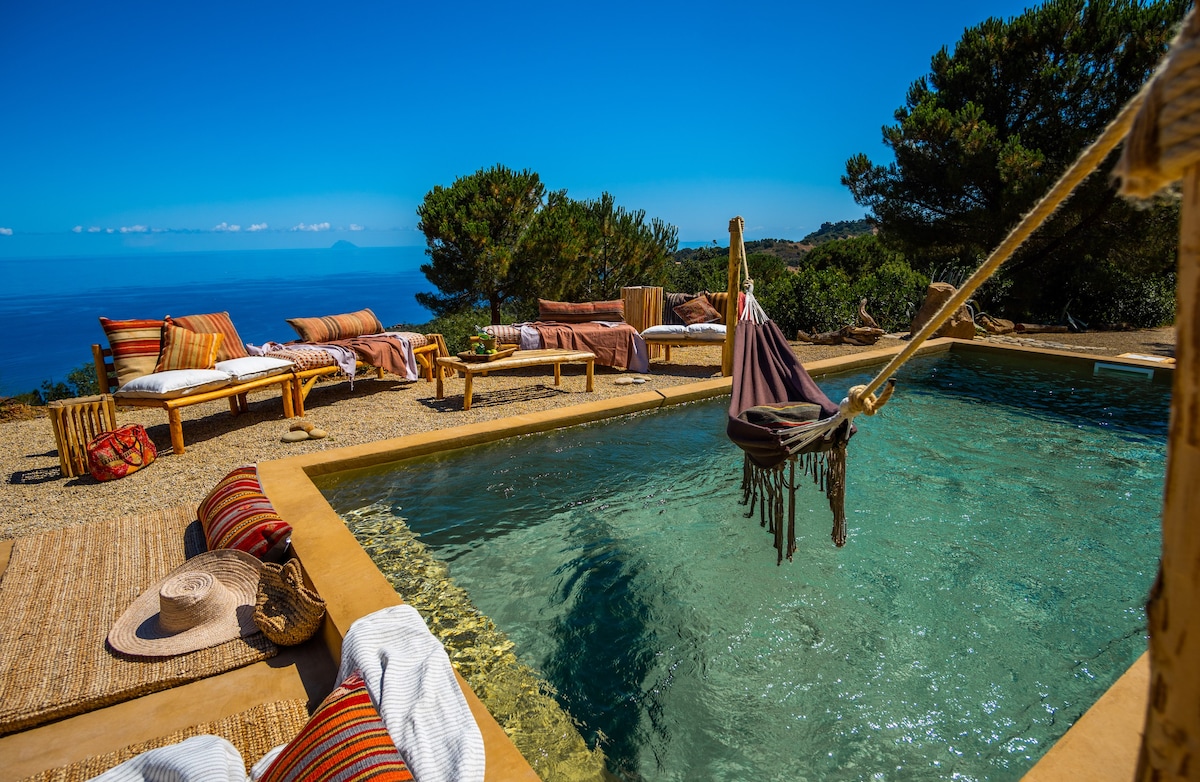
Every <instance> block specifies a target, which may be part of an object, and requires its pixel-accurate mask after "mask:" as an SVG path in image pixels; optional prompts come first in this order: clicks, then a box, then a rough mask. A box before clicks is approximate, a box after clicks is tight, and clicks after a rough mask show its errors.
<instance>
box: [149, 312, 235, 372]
mask: <svg viewBox="0 0 1200 782" xmlns="http://www.w3.org/2000/svg"><path fill="white" fill-rule="evenodd" d="M166 322H167V323H172V324H174V325H176V326H179V327H180V328H184V329H188V330H189V331H198V332H200V333H201V334H224V335H225V341H224V342H222V343H221V350H220V352H218V353H217V361H228V360H229V359H231V358H245V357H246V356H248V355H250V354H249V353H247V352H246V346H245V344H243V343H242V338H241V337H240V336H238V333H237V329H235V328H234V327H233V321H232V320H230V318H229V313H228V312H211V313H209V314H207V315H184V316H183V317H182V318H172V317H171V316H170V315H168V316H167V318H166Z"/></svg>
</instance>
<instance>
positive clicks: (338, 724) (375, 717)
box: [259, 673, 413, 782]
mask: <svg viewBox="0 0 1200 782" xmlns="http://www.w3.org/2000/svg"><path fill="white" fill-rule="evenodd" d="M412 778H413V775H412V772H411V771H409V770H408V765H407V764H406V763H405V762H404V758H403V757H401V755H400V752H399V751H398V750H397V749H396V745H395V744H394V743H392V737H391V736H390V735H389V734H388V732H387V727H385V726H384V724H383V720H382V719H381V718H380V717H379V712H378V711H376V709H375V706H374V705H373V704H372V703H371V697H370V695H368V694H367V685H366V684H365V683H364V682H363V678H362V674H360V673H355V674H353V675H352V676H351V677H350V678H349V679H347V680H346V681H344V682H342V683H341V685H340V686H338V688H337V689H335V690H334V691H333V692H331V693H329V696H328V697H326V698H325V700H324V701H322V702H321V705H320V706H318V707H317V711H316V713H315V714H313V716H312V719H310V720H309V721H308V724H307V725H305V726H304V729H303V730H302V731H300V735H299V736H297V737H296V738H294V739H292V741H291V743H289V744H288V745H287V746H286V747H284V748H283V751H281V752H280V753H279V755H278V756H277V757H276V758H275V760H274V761H273V762H272V763H271V765H270V767H269V768H268V769H267V770H266V772H265V773H264V774H263V775H262V776H261V777H260V778H259V782H285V780H286V781H288V782H290V780H305V781H306V782H308V781H309V780H329V782H354V781H356V780H368V779H369V780H377V781H378V782H391V780H395V781H396V782H404V781H405V780H411V779H412Z"/></svg>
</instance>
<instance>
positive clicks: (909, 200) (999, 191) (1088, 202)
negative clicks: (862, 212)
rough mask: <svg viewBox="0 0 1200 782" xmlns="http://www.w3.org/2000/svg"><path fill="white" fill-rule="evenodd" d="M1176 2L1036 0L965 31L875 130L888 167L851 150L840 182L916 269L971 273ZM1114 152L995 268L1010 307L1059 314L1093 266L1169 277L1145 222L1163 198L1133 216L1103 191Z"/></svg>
mask: <svg viewBox="0 0 1200 782" xmlns="http://www.w3.org/2000/svg"><path fill="white" fill-rule="evenodd" d="M1189 5H1190V3H1189V2H1188V1H1187V0H1153V1H1152V2H1139V1H1138V0H1091V1H1090V2H1087V1H1086V0H1050V1H1049V2H1047V3H1046V4H1045V5H1044V6H1042V7H1041V8H1035V9H1031V10H1028V11H1026V12H1025V13H1023V14H1021V15H1020V16H1016V17H1013V18H1012V19H1010V20H1008V21H1004V20H1001V19H996V18H991V19H988V20H987V21H985V22H983V23H982V24H979V25H977V26H976V27H973V28H970V29H968V30H966V31H965V32H964V33H963V36H962V38H961V39H960V40H959V42H958V43H957V44H956V45H955V47H954V50H953V53H951V52H950V51H949V50H948V49H946V48H942V49H941V51H939V52H938V53H937V54H936V55H934V57H933V59H932V62H931V66H930V71H931V72H930V73H929V74H928V75H926V76H924V77H922V78H920V79H918V80H917V81H916V82H914V83H913V84H912V85H911V86H910V87H909V90H908V94H907V96H906V100H905V105H904V106H903V107H901V108H900V109H898V110H897V111H896V114H895V117H896V121H897V123H898V124H896V125H893V126H889V127H885V128H884V129H883V139H884V143H885V144H886V145H887V146H889V147H890V148H891V150H892V152H893V154H894V156H895V162H893V163H890V164H888V165H875V164H873V163H872V162H871V161H870V160H869V159H868V158H867V156H866V155H863V154H859V155H856V156H854V157H852V158H851V159H850V160H849V161H847V163H846V175H845V176H844V177H843V178H842V182H843V184H845V185H846V186H847V187H849V188H850V191H851V193H852V194H853V196H854V198H855V200H856V201H857V202H858V203H859V204H861V205H863V206H864V207H867V208H868V209H869V210H870V211H871V215H872V219H873V221H874V222H875V223H876V224H877V225H878V226H879V228H880V232H881V233H880V236H881V239H882V240H883V242H884V244H885V245H886V246H887V247H889V248H892V249H895V250H898V251H900V252H902V253H904V255H905V256H906V257H907V258H908V259H909V261H910V263H912V265H913V266H914V267H915V268H917V269H918V270H920V271H923V272H926V273H932V272H933V271H934V270H935V269H947V268H958V269H965V268H970V269H973V268H974V267H975V266H977V265H978V263H979V262H980V261H981V260H982V259H983V257H985V256H986V254H987V253H988V252H990V251H991V250H992V249H993V248H994V247H996V246H997V245H998V244H999V243H1000V241H1001V240H1002V239H1003V237H1004V235H1005V234H1006V233H1007V231H1008V230H1010V229H1011V228H1012V226H1013V225H1014V224H1015V223H1016V222H1017V220H1018V219H1019V218H1020V216H1021V215H1022V214H1023V213H1024V212H1025V211H1027V210H1028V209H1029V208H1030V207H1031V206H1032V204H1033V203H1034V202H1035V201H1036V200H1037V198H1039V197H1040V196H1041V195H1042V194H1043V193H1044V192H1045V191H1046V190H1047V189H1048V188H1049V186H1050V185H1051V184H1052V183H1053V181H1054V180H1055V179H1056V178H1057V177H1058V176H1059V175H1060V174H1061V173H1062V171H1063V170H1064V169H1065V168H1066V167H1067V166H1068V165H1069V164H1070V163H1071V162H1072V161H1073V160H1074V159H1075V157H1076V156H1077V155H1078V153H1079V151H1080V150H1081V149H1082V148H1083V147H1084V146H1085V145H1086V144H1088V143H1089V142H1090V141H1091V140H1093V139H1094V138H1095V137H1096V136H1097V135H1099V133H1100V131H1101V130H1102V129H1103V128H1104V127H1105V126H1106V125H1107V124H1108V122H1109V121H1111V120H1112V119H1113V117H1115V116H1116V113H1117V112H1118V111H1119V109H1120V108H1121V106H1122V105H1124V104H1125V103H1126V102H1127V101H1128V100H1129V98H1130V97H1131V96H1132V95H1133V94H1134V93H1135V92H1136V91H1137V90H1138V88H1139V87H1140V85H1141V84H1142V83H1143V82H1144V81H1145V80H1146V79H1147V78H1148V76H1149V75H1150V74H1151V73H1152V71H1153V69H1154V67H1155V65H1156V63H1157V62H1158V60H1159V59H1160V57H1161V56H1162V55H1163V54H1164V53H1165V51H1166V48H1167V45H1168V43H1169V42H1170V39H1171V35H1172V32H1173V30H1174V27H1175V26H1176V24H1177V23H1178V22H1179V21H1180V20H1181V19H1182V18H1183V15H1184V13H1185V12H1186V11H1187V9H1188V7H1189ZM1115 159H1116V156H1115V155H1114V156H1113V157H1112V158H1110V159H1109V160H1108V161H1106V163H1105V164H1104V166H1103V167H1102V169H1101V170H1100V171H1098V172H1096V173H1094V174H1093V175H1092V176H1091V177H1089V178H1088V179H1087V180H1086V181H1085V182H1084V183H1083V184H1081V185H1080V187H1079V188H1077V189H1076V192H1075V194H1074V195H1073V197H1072V198H1071V199H1070V200H1069V201H1068V202H1067V203H1066V204H1065V205H1064V206H1063V207H1062V208H1061V209H1060V210H1059V212H1058V213H1057V214H1056V215H1055V216H1054V217H1053V218H1052V219H1051V220H1050V222H1048V223H1047V224H1046V225H1044V226H1043V227H1042V229H1041V230H1040V231H1038V232H1037V233H1036V234H1035V235H1034V236H1033V237H1032V238H1031V239H1030V240H1029V241H1028V242H1027V243H1026V246H1025V247H1024V248H1022V250H1021V251H1020V252H1019V253H1018V254H1017V255H1016V256H1015V257H1014V258H1013V259H1012V260H1011V261H1010V262H1009V263H1008V265H1006V267H1004V268H1002V269H1001V271H1000V274H1001V275H1002V276H1003V277H1007V278H1008V279H1007V281H1005V283H1004V284H1001V285H1000V286H998V288H999V289H1003V290H1006V291H1007V296H1008V299H1007V301H1006V302H1005V304H1006V307H1007V309H1008V310H1009V311H1010V312H1011V313H1012V314H1013V315H1019V316H1023V317H1040V318H1045V317H1056V316H1059V315H1061V312H1062V308H1063V306H1064V305H1065V303H1066V302H1067V301H1068V300H1069V299H1070V298H1071V286H1072V285H1074V284H1075V283H1076V282H1077V281H1078V280H1079V279H1080V278H1085V277H1087V271H1088V270H1089V269H1096V268H1100V267H1102V266H1103V265H1104V263H1110V264H1115V265H1116V266H1117V267H1119V268H1123V269H1126V270H1128V271H1129V272H1131V273H1134V274H1136V275H1150V276H1152V277H1155V278H1157V279H1163V278H1164V277H1165V276H1167V275H1169V274H1170V269H1171V268H1173V265H1174V252H1173V250H1172V249H1171V248H1170V247H1169V242H1164V241H1162V238H1161V235H1160V233H1159V232H1161V231H1162V230H1163V227H1164V225H1167V226H1170V225H1173V224H1174V222H1175V220H1176V219H1177V218H1176V216H1177V212H1178V206H1177V205H1176V204H1174V203H1166V204H1160V205H1158V206H1157V207H1156V208H1153V209H1145V210H1140V209H1135V208H1133V207H1131V206H1129V205H1128V204H1127V203H1126V202H1124V201H1123V200H1121V199H1119V198H1117V196H1116V192H1115V190H1114V188H1113V186H1112V184H1111V183H1110V180H1109V173H1110V172H1111V170H1112V166H1113V164H1114V163H1115ZM1008 283H1011V284H1008ZM1097 301H1098V300H1097ZM1080 306H1082V302H1081V303H1080ZM1077 314H1083V313H1077ZM1087 314H1088V315H1089V316H1090V317H1094V318H1097V319H1103V316H1104V313H1102V312H1098V311H1093V312H1089V313H1087ZM1146 325H1150V324H1146ZM1154 325H1157V324H1154Z"/></svg>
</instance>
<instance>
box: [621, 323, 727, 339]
mask: <svg viewBox="0 0 1200 782" xmlns="http://www.w3.org/2000/svg"><path fill="white" fill-rule="evenodd" d="M642 339H647V340H650V341H651V342H653V341H654V340H655V339H668V340H685V339H688V340H690V339H694V340H696V341H697V342H720V341H721V340H723V339H725V326H724V324H722V323H693V324H692V325H690V326H651V327H650V328H648V329H646V330H645V331H643V332H642Z"/></svg>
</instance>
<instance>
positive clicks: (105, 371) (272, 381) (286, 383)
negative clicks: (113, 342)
mask: <svg viewBox="0 0 1200 782" xmlns="http://www.w3.org/2000/svg"><path fill="white" fill-rule="evenodd" d="M92 359H93V361H94V362H95V365H96V382H97V383H98V384H99V386H100V390H101V392H102V393H112V392H113V391H115V390H117V373H116V370H114V369H113V364H112V351H111V350H109V349H108V348H105V347H101V346H100V345H92ZM292 377H293V375H292V373H291V372H284V373H282V374H279V375H271V376H269V377H260V378H255V379H254V380H245V381H241V382H231V383H230V384H229V385H227V386H222V387H221V388H217V389H213V390H211V391H202V392H200V393H197V394H187V395H185V396H177V397H171V398H167V399H162V398H157V397H130V396H125V397H123V396H119V395H116V396H114V399H115V401H116V403H117V404H118V405H122V406H126V407H158V408H162V409H163V410H166V411H167V423H168V425H169V428H170V430H171V451H172V452H173V453H176V454H182V453H183V452H184V446H183V419H182V418H181V417H180V415H179V410H180V409H181V408H184V407H189V406H191V405H198V404H201V403H202V402H211V401H213V400H214V399H228V400H229V412H231V413H232V414H233V415H238V414H239V413H244V412H246V411H247V410H248V409H249V403H248V401H247V399H246V395H247V394H248V393H249V392H251V391H255V390H257V389H260V388H270V387H271V386H279V392H280V395H281V396H282V397H283V417H284V418H292V417H293V416H294V415H295V407H294V405H293V398H292Z"/></svg>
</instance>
